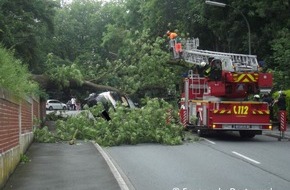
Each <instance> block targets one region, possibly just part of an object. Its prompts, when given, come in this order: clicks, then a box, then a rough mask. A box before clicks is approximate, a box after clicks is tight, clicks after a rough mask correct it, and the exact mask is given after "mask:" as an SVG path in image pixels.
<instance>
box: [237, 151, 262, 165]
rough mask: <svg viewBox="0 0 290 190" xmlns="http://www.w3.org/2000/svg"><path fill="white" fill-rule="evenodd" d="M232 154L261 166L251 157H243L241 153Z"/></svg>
mask: <svg viewBox="0 0 290 190" xmlns="http://www.w3.org/2000/svg"><path fill="white" fill-rule="evenodd" d="M232 153H233V154H235V155H237V156H240V157H242V158H244V159H246V160H248V161H251V162H253V163H255V164H261V162H258V161H256V160H254V159H252V158H249V157H247V156H245V155H242V154H240V153H238V152H235V151H232Z"/></svg>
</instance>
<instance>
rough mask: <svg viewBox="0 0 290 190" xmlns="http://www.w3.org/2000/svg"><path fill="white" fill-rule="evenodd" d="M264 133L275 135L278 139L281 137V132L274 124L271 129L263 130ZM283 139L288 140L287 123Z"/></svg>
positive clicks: (288, 129) (288, 130)
mask: <svg viewBox="0 0 290 190" xmlns="http://www.w3.org/2000/svg"><path fill="white" fill-rule="evenodd" d="M263 134H264V135H267V136H270V137H275V138H277V139H278V140H279V138H281V135H282V132H281V131H279V129H278V126H274V127H273V130H272V131H265V132H263ZM282 140H284V141H290V124H287V130H286V131H285V132H284V138H283V139H282Z"/></svg>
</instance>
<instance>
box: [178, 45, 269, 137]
mask: <svg viewBox="0 0 290 190" xmlns="http://www.w3.org/2000/svg"><path fill="white" fill-rule="evenodd" d="M198 43H199V42H198V39H190V40H187V41H186V42H184V43H183V48H184V50H183V54H182V57H183V59H184V60H185V61H186V62H188V63H191V64H192V65H193V67H192V70H190V71H189V72H188V73H187V76H186V77H185V78H184V79H183V90H182V93H181V100H180V113H179V115H180V120H181V122H182V124H183V125H184V127H185V128H192V129H194V130H196V131H197V132H198V134H199V135H202V134H204V133H206V132H208V131H238V132H239V134H240V136H241V137H246V138H253V137H254V136H255V135H257V134H262V131H263V130H272V125H271V123H270V117H269V109H268V104H267V103H265V102H261V101H256V100H255V101H254V100H249V99H250V98H249V97H253V96H254V95H257V94H259V95H263V94H265V93H270V91H271V88H272V75H271V74H270V73H262V72H260V71H259V64H258V62H257V57H256V56H255V55H244V54H234V53H223V52H214V51H207V50H199V49H197V47H198V45H199V44H198Z"/></svg>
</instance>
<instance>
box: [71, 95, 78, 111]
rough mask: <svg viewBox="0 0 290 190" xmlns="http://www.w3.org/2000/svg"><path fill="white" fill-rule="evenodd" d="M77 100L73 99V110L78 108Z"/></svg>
mask: <svg viewBox="0 0 290 190" xmlns="http://www.w3.org/2000/svg"><path fill="white" fill-rule="evenodd" d="M76 103H77V100H76V98H75V97H72V98H71V105H72V110H76V107H77V104H76Z"/></svg>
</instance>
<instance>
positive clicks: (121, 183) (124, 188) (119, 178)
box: [93, 142, 129, 190]
mask: <svg viewBox="0 0 290 190" xmlns="http://www.w3.org/2000/svg"><path fill="white" fill-rule="evenodd" d="M93 144H94V145H95V147H96V148H97V149H98V151H99V152H100V153H101V155H102V156H103V158H104V159H105V161H106V162H107V164H108V165H109V167H110V170H111V171H112V173H113V174H114V176H115V178H116V180H117V182H118V184H119V186H120V188H121V190H129V187H128V186H127V184H126V182H125V180H124V179H123V178H122V176H121V174H120V173H119V171H118V169H117V168H116V166H115V165H114V164H113V162H112V160H111V159H110V157H109V156H108V154H107V153H106V152H105V151H104V150H103V149H102V147H101V146H100V145H99V144H98V143H94V142H93Z"/></svg>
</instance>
